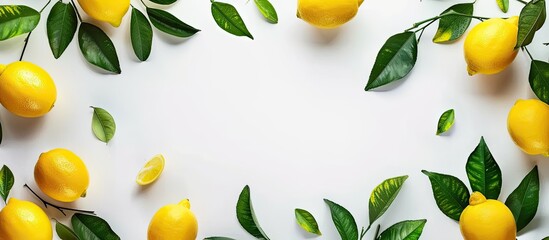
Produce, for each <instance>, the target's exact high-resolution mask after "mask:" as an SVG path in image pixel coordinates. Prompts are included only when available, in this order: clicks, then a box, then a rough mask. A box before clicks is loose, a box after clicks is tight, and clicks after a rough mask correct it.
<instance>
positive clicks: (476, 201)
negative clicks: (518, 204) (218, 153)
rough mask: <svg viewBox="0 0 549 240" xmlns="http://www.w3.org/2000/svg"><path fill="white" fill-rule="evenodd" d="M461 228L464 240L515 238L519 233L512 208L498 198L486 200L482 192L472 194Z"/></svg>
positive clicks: (509, 239)
mask: <svg viewBox="0 0 549 240" xmlns="http://www.w3.org/2000/svg"><path fill="white" fill-rule="evenodd" d="M459 228H460V229H461V235H463V239H464V240H487V239H494V240H495V239H497V240H515V239H516V234H517V227H516V225H515V218H514V217H513V213H512V212H511V210H509V208H507V206H505V204H503V203H502V202H500V201H498V200H492V199H490V200H486V197H484V195H482V193H480V192H474V193H473V194H471V197H470V198H469V206H467V207H466V208H465V210H463V212H462V213H461V216H460V218H459Z"/></svg>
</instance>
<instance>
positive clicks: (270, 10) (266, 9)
mask: <svg viewBox="0 0 549 240" xmlns="http://www.w3.org/2000/svg"><path fill="white" fill-rule="evenodd" d="M254 2H255V5H256V6H257V9H259V11H260V12H261V14H262V15H263V17H265V19H267V21H268V22H270V23H278V14H276V9H275V8H274V7H273V5H272V4H271V2H269V0H254Z"/></svg>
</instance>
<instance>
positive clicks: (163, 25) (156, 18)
mask: <svg viewBox="0 0 549 240" xmlns="http://www.w3.org/2000/svg"><path fill="white" fill-rule="evenodd" d="M147 15H149V18H150V19H151V23H152V24H153V26H154V27H156V28H157V29H158V30H160V31H162V32H165V33H167V34H170V35H172V36H176V37H182V38H186V37H190V36H192V35H194V34H195V33H197V32H200V30H199V29H196V28H194V27H191V26H189V25H188V24H186V23H184V22H182V21H181V20H179V18H177V17H176V16H174V15H172V14H171V13H169V12H166V11H164V10H160V9H155V8H147Z"/></svg>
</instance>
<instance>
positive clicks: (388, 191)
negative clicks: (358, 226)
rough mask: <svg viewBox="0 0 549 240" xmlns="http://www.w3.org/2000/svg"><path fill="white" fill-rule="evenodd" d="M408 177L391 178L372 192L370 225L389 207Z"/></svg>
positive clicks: (369, 208) (369, 206)
mask: <svg viewBox="0 0 549 240" xmlns="http://www.w3.org/2000/svg"><path fill="white" fill-rule="evenodd" d="M406 179H408V176H400V177H395V178H390V179H387V180H385V181H383V182H382V183H381V184H379V185H377V187H375V188H374V190H373V191H372V194H370V202H369V204H368V210H369V212H370V226H371V225H372V224H373V223H374V221H376V220H377V219H379V218H380V217H381V216H382V215H383V214H384V213H385V211H387V209H389V207H390V206H391V204H392V203H393V201H394V200H395V198H396V197H397V196H398V193H399V192H400V189H401V188H402V185H403V184H404V182H405V181H406Z"/></svg>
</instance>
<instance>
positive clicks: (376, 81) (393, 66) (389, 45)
mask: <svg viewBox="0 0 549 240" xmlns="http://www.w3.org/2000/svg"><path fill="white" fill-rule="evenodd" d="M416 59H417V39H416V34H415V33H413V32H403V33H399V34H396V35H394V36H392V37H390V38H389V39H388V40H387V42H385V44H383V47H381V50H379V53H378V54H377V57H376V62H375V63H374V67H373V68H372V72H371V73H370V78H369V80H368V84H367V85H366V88H365V90H366V91H369V90H371V89H374V88H377V87H381V86H383V85H386V84H389V83H391V82H394V81H396V80H399V79H401V78H403V77H404V76H406V75H407V74H408V73H409V72H410V71H411V70H412V68H413V67H414V65H415V64H416Z"/></svg>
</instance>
